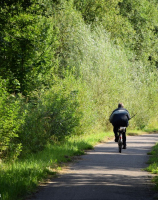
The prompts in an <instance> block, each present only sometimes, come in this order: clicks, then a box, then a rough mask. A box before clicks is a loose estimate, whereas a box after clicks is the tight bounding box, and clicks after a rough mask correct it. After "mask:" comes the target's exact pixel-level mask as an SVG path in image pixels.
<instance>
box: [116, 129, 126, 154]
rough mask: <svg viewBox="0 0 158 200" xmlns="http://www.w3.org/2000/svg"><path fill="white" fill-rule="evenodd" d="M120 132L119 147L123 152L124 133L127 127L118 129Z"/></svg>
mask: <svg viewBox="0 0 158 200" xmlns="http://www.w3.org/2000/svg"><path fill="white" fill-rule="evenodd" d="M118 133H119V138H118V148H119V153H121V151H122V145H123V139H122V134H123V133H126V127H120V128H119V129H118Z"/></svg>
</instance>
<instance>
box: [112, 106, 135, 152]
mask: <svg viewBox="0 0 158 200" xmlns="http://www.w3.org/2000/svg"><path fill="white" fill-rule="evenodd" d="M130 118H131V117H130V114H129V112H128V110H126V109H125V108H124V105H123V104H122V103H119V104H118V108H117V109H115V110H114V111H113V112H112V114H111V115H110V119H109V120H110V123H112V125H113V131H114V134H115V142H118V129H119V128H120V127H121V126H122V127H128V125H129V123H128V121H129V120H130ZM122 136H123V149H126V131H125V133H124V134H123V135H122Z"/></svg>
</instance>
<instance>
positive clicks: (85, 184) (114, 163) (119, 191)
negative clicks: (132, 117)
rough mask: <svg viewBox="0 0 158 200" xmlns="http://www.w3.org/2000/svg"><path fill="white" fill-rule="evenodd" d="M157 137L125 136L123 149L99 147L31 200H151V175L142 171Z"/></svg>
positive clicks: (157, 135) (153, 135)
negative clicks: (125, 142) (124, 147)
mask: <svg viewBox="0 0 158 200" xmlns="http://www.w3.org/2000/svg"><path fill="white" fill-rule="evenodd" d="M157 141H158V134H149V135H142V136H127V149H125V150H124V149H123V150H122V153H118V147H117V143H115V142H114V141H109V142H108V143H101V144H99V145H97V146H96V147H95V149H94V150H91V151H89V152H88V153H87V154H86V155H84V156H81V160H79V161H78V162H76V163H74V164H72V165H71V166H70V168H69V169H68V170H67V171H66V172H65V173H64V174H61V175H60V176H59V177H58V178H55V179H52V181H51V182H50V183H49V184H47V185H46V186H43V187H42V188H41V190H40V191H39V192H38V193H36V194H35V196H34V197H33V198H32V199H31V200H120V199H121V200H153V199H154V198H155V197H156V196H157V194H156V193H155V192H154V191H153V190H152V189H151V186H152V184H151V176H152V175H151V174H150V173H148V172H146V171H143V170H142V169H143V168H145V167H147V166H148V165H147V164H146V162H147V161H148V159H149V156H148V155H147V153H148V152H149V151H150V150H151V147H152V146H154V144H155V143H156V142H157Z"/></svg>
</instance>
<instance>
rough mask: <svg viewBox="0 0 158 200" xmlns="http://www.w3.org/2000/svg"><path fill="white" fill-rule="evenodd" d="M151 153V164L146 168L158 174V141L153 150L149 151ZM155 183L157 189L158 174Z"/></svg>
mask: <svg viewBox="0 0 158 200" xmlns="http://www.w3.org/2000/svg"><path fill="white" fill-rule="evenodd" d="M148 155H151V156H150V158H149V161H148V164H149V166H148V167H147V168H146V169H145V170H146V171H148V172H151V173H152V174H158V143H157V144H156V145H155V146H154V147H153V148H152V151H151V152H149V153H148ZM152 181H153V182H154V183H155V189H156V190H158V176H157V175H156V176H155V177H154V178H153V180H152Z"/></svg>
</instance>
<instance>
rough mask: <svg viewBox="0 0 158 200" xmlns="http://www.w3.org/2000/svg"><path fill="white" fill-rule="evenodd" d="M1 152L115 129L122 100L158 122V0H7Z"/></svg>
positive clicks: (151, 124) (2, 14) (0, 17)
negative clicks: (114, 116)
mask: <svg viewBox="0 0 158 200" xmlns="http://www.w3.org/2000/svg"><path fill="white" fill-rule="evenodd" d="M0 7H1V9H0V41H1V42H0V59H1V66H0V106H1V110H0V122H1V123H0V124H1V125H0V157H1V158H9V159H12V160H14V159H16V158H17V156H19V155H20V154H21V155H24V154H25V153H29V152H36V151H38V150H41V149H42V148H43V147H44V146H45V145H46V144H47V143H48V142H55V141H56V140H64V139H66V138H67V137H70V136H71V135H73V134H83V133H87V132H89V133H90V132H92V131H99V130H108V129H111V125H110V124H109V120H108V119H109V115H110V114H111V112H112V110H113V109H114V108H116V107H117V104H118V102H120V101H122V102H123V103H124V104H125V107H126V108H127V109H128V110H129V112H130V114H131V115H133V114H135V113H137V115H136V117H135V118H133V119H132V120H131V122H130V127H131V128H135V129H153V128H157V127H158V118H157V114H158V111H157V106H158V96H157V84H158V79H157V76H158V72H157V67H158V66H157V63H158V54H157V53H158V49H157V48H158V12H157V9H158V2H157V1H156V0H137V1H136V0H130V1H129V0H113V1H110V0H108V1H103V0H67V1H64V0H37V1H35V0H27V1H24V0H16V1H15V0H8V1H1V2H0Z"/></svg>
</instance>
